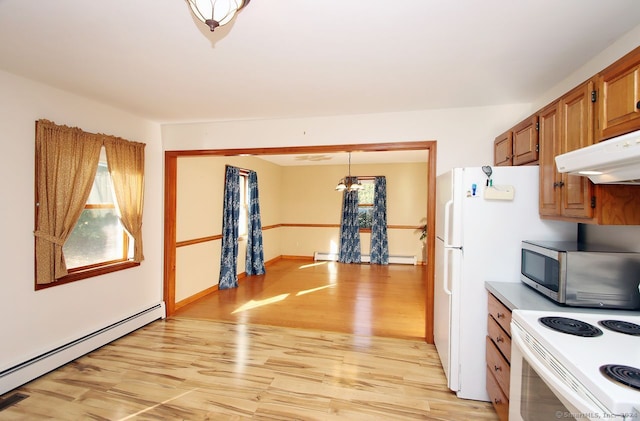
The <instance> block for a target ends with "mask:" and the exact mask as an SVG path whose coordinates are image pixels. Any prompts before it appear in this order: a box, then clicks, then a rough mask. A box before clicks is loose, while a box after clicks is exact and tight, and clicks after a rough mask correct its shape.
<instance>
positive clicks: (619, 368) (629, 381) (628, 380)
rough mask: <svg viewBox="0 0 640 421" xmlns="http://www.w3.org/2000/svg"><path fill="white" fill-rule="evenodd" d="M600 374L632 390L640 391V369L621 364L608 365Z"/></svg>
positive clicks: (601, 368)
mask: <svg viewBox="0 0 640 421" xmlns="http://www.w3.org/2000/svg"><path fill="white" fill-rule="evenodd" d="M600 372H601V373H602V374H604V376H605V377H606V378H608V379H609V380H613V381H615V382H618V383H622V384H623V385H625V386H629V387H630V388H632V389H636V390H640V368H635V367H629V366H627V365H619V364H607V365H603V366H602V367H600Z"/></svg>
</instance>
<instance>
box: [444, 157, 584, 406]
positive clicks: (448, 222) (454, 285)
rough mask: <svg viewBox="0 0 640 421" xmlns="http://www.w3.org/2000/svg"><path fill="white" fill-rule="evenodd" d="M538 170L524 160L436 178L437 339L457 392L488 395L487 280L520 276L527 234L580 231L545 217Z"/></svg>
mask: <svg viewBox="0 0 640 421" xmlns="http://www.w3.org/2000/svg"><path fill="white" fill-rule="evenodd" d="M487 174H489V176H488V175H487ZM538 176H539V171H538V167H537V166H519V167H495V168H493V169H489V168H484V171H483V168H480V167H477V168H475V167H474V168H455V169H453V170H451V171H449V172H447V173H445V174H442V175H440V176H438V178H437V183H436V197H437V206H436V249H435V287H434V340H435V345H436V348H437V350H438V354H439V356H440V361H441V362H442V366H443V368H444V371H445V374H446V377H447V382H448V386H449V388H450V389H451V390H453V391H455V392H456V393H457V395H458V397H460V398H465V399H475V400H484V401H488V400H489V396H488V394H487V391H486V380H485V379H486V362H485V361H486V360H485V337H486V335H487V315H488V310H487V292H486V290H485V281H498V282H520V246H521V243H522V241H523V240H575V238H576V235H577V224H574V223H568V222H558V221H543V220H541V219H540V217H539V215H538V185H539V182H538Z"/></svg>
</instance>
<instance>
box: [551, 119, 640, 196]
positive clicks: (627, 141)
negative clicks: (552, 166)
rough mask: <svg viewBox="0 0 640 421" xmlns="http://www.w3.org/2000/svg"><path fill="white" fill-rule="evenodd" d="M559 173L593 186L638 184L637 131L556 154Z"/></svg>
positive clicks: (639, 138)
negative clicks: (579, 177) (577, 177)
mask: <svg viewBox="0 0 640 421" xmlns="http://www.w3.org/2000/svg"><path fill="white" fill-rule="evenodd" d="M555 160H556V166H557V167H558V171H559V172H561V173H565V172H566V173H570V174H575V175H582V176H585V177H589V179H590V180H591V182H593V183H595V184H640V130H639V131H635V132H631V133H627V134H624V135H621V136H618V137H614V138H613V139H608V140H604V141H602V142H599V143H596V144H594V145H590V146H586V147H584V148H580V149H576V150H574V151H571V152H567V153H564V154H562V155H558V156H556V158H555Z"/></svg>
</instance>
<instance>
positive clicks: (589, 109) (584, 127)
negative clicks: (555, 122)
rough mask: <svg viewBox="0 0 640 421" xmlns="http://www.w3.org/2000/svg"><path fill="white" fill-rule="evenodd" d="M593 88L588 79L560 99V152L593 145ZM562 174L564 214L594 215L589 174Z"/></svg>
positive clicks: (589, 216) (588, 216)
mask: <svg viewBox="0 0 640 421" xmlns="http://www.w3.org/2000/svg"><path fill="white" fill-rule="evenodd" d="M593 90H594V83H593V81H588V82H586V83H584V84H582V85H580V86H578V87H577V88H575V89H573V90H572V91H570V92H569V93H567V94H566V95H565V96H563V97H562V98H561V99H560V118H561V122H560V127H561V130H562V132H561V134H560V151H559V152H560V153H565V152H571V151H573V150H576V149H580V148H584V147H586V146H589V145H592V144H593V108H594V106H593V102H592V93H593ZM554 167H555V162H554ZM561 175H562V177H561V179H560V182H561V189H562V195H561V197H562V200H563V202H562V205H561V214H562V215H563V216H568V217H575V218H592V217H593V207H592V202H593V200H595V199H592V198H593V183H591V182H590V181H589V179H588V178H587V177H581V176H577V175H569V174H566V173H564V174H561ZM594 207H595V204H594Z"/></svg>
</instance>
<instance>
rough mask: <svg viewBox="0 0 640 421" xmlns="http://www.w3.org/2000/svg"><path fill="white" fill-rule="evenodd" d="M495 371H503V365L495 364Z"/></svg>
mask: <svg viewBox="0 0 640 421" xmlns="http://www.w3.org/2000/svg"><path fill="white" fill-rule="evenodd" d="M493 371H502V367H498V366H497V365H494V366H493Z"/></svg>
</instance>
